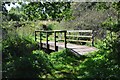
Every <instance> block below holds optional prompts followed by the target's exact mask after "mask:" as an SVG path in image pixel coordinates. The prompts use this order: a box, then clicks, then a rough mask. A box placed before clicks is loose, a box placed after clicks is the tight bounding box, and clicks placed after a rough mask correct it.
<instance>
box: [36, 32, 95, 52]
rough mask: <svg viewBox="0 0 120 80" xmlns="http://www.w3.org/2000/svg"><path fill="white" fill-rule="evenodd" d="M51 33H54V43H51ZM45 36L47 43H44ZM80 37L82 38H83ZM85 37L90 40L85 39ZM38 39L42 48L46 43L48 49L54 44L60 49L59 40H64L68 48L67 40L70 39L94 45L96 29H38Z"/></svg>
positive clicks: (55, 48)
mask: <svg viewBox="0 0 120 80" xmlns="http://www.w3.org/2000/svg"><path fill="white" fill-rule="evenodd" d="M43 34H44V35H43ZM58 34H60V35H62V36H63V37H62V38H60V39H59V37H60V35H58ZM38 35H39V39H38V37H37V36H38ZM49 35H53V37H52V38H54V45H50V44H49V38H50V36H49ZM43 37H45V39H46V42H45V43H43ZM75 38H78V39H75ZM79 38H82V39H83V40H82V39H79ZM85 38H87V39H89V40H85ZM37 40H39V44H40V49H42V48H43V44H45V45H46V48H47V49H50V46H53V47H54V50H55V51H58V46H57V42H58V41H64V48H67V42H69V41H73V42H91V43H92V46H94V31H93V30H54V31H43V30H36V31H35V41H37ZM44 41H45V40H44Z"/></svg>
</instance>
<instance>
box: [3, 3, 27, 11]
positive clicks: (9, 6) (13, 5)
mask: <svg viewBox="0 0 120 80" xmlns="http://www.w3.org/2000/svg"><path fill="white" fill-rule="evenodd" d="M28 3H29V2H23V4H28ZM5 7H6V9H7V11H8V12H9V11H10V10H11V8H17V7H19V8H20V7H21V5H20V4H18V3H15V4H12V3H10V5H8V4H5Z"/></svg>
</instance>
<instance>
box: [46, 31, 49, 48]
mask: <svg viewBox="0 0 120 80" xmlns="http://www.w3.org/2000/svg"><path fill="white" fill-rule="evenodd" d="M46 46H47V49H49V44H48V32H46Z"/></svg>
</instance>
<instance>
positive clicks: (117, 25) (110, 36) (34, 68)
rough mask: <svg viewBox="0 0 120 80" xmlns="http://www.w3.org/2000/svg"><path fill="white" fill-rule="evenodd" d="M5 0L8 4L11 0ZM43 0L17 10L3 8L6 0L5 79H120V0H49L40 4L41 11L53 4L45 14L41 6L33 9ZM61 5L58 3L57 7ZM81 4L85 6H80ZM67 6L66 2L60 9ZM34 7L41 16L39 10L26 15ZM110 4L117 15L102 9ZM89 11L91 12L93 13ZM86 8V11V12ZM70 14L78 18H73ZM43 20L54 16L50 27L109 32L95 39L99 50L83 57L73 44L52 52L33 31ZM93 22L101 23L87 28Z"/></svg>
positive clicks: (107, 8)
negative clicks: (104, 0) (108, 0)
mask: <svg viewBox="0 0 120 80" xmlns="http://www.w3.org/2000/svg"><path fill="white" fill-rule="evenodd" d="M6 3H8V4H9V2H6ZM39 4H42V3H30V4H29V5H23V7H22V8H20V9H19V10H18V8H16V9H12V10H11V11H10V12H7V11H6V10H5V7H3V6H4V5H5V3H3V4H2V7H3V9H4V10H3V12H2V14H3V15H2V17H3V20H5V21H3V22H2V24H1V25H0V28H1V29H2V36H3V37H2V38H3V39H2V66H3V68H2V73H3V78H8V79H9V78H38V79H41V78H50V79H57V78H59V79H61V78H66V79H70V78H71V79H72V80H76V79H101V80H104V79H106V80H112V79H117V80H119V79H120V76H119V75H120V62H119V61H120V14H119V13H120V10H119V8H120V3H117V2H116V3H112V4H110V3H97V2H95V3H94V2H93V3H92V2H91V3H60V2H59V3H55V2H54V3H44V4H42V6H40V8H39V9H40V10H41V8H42V9H43V8H44V7H45V9H48V10H47V11H48V12H47V11H45V13H46V14H44V15H42V14H41V13H42V12H41V11H40V12H39V11H38V12H37V11H34V10H37V9H36V8H38V6H39ZM56 4H57V6H55V5H56ZM78 4H79V5H78ZM76 5H78V7H81V9H80V8H78V7H77V8H75V7H76ZM32 6H33V7H32ZM59 6H60V8H59ZM62 6H64V7H63V9H62V10H61V7H62ZM96 6H97V9H96V8H95V7H96ZM56 8H57V9H56ZM24 9H25V11H24ZM31 9H32V11H33V12H36V13H35V14H36V15H37V16H35V15H34V13H31V15H30V16H29V15H26V14H27V12H30V10H31ZM51 9H52V11H51ZM71 9H72V10H73V12H72V10H71ZM77 9H78V11H77ZM111 9H112V10H113V11H114V12H113V14H114V13H115V16H114V15H112V16H111V17H105V18H104V20H103V17H104V15H105V13H104V14H102V11H104V12H106V13H107V10H108V11H109V10H111ZM19 11H20V13H19ZM86 11H88V12H89V13H90V14H89V15H88V13H87V12H86ZM94 11H95V12H94ZM97 11H98V12H97ZM52 12H53V13H52ZM77 12H78V13H80V14H78V13H77ZM84 12H85V13H84ZM99 12H100V13H99ZM55 13H56V14H55ZM71 13H72V15H71ZM83 13H84V14H85V16H83V15H84V14H83ZM93 13H94V14H96V15H95V16H96V17H97V18H98V17H99V18H100V23H96V22H98V19H97V20H96V19H95V16H94V17H93V15H94V14H93ZM98 13H99V14H98ZM46 15H48V17H46ZM80 15H82V16H83V17H82V16H80ZM116 15H117V17H116ZM70 16H71V17H70ZM78 16H79V17H78ZM66 18H69V19H70V20H69V19H67V20H68V21H67V22H66V23H65V20H66ZM71 19H73V22H72V21H71ZM81 19H82V20H81ZM15 20H16V21H15ZM26 20H33V21H35V22H32V21H31V22H30V21H26ZM40 20H55V22H52V21H48V23H47V26H48V27H47V28H48V30H54V29H61V28H62V29H66V30H69V29H95V30H97V29H99V30H102V31H99V30H98V32H99V34H101V35H102V33H103V32H105V31H106V34H107V35H106V36H105V37H104V38H103V36H102V38H97V39H96V43H95V47H96V48H98V49H99V50H98V51H95V52H92V53H88V54H86V55H83V56H76V55H74V53H72V52H71V51H70V50H69V49H64V50H61V51H59V52H52V53H50V54H47V53H45V52H44V51H42V50H39V46H38V43H37V42H35V40H34V31H35V30H36V29H37V30H40V29H42V25H43V24H44V21H43V22H42V21H40ZM86 20H87V21H86ZM56 21H58V22H60V23H58V22H56ZM89 21H91V22H89ZM45 23H46V22H45ZM65 24H66V25H67V26H66V25H65ZM75 24H76V25H75ZM81 24H82V25H81ZM91 24H92V25H96V26H93V27H91V26H90V27H88V26H89V25H91ZM80 25H81V26H80ZM61 26H63V27H61ZM64 26H66V27H64ZM98 26H99V27H98ZM103 29H104V30H103ZM96 35H98V33H96ZM103 35H105V34H103ZM50 36H51V35H50ZM50 39H51V40H53V39H52V38H50ZM0 47H1V45H0Z"/></svg>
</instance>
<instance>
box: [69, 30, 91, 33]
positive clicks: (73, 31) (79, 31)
mask: <svg viewBox="0 0 120 80" xmlns="http://www.w3.org/2000/svg"><path fill="white" fill-rule="evenodd" d="M67 32H91V33H92V30H67Z"/></svg>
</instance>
